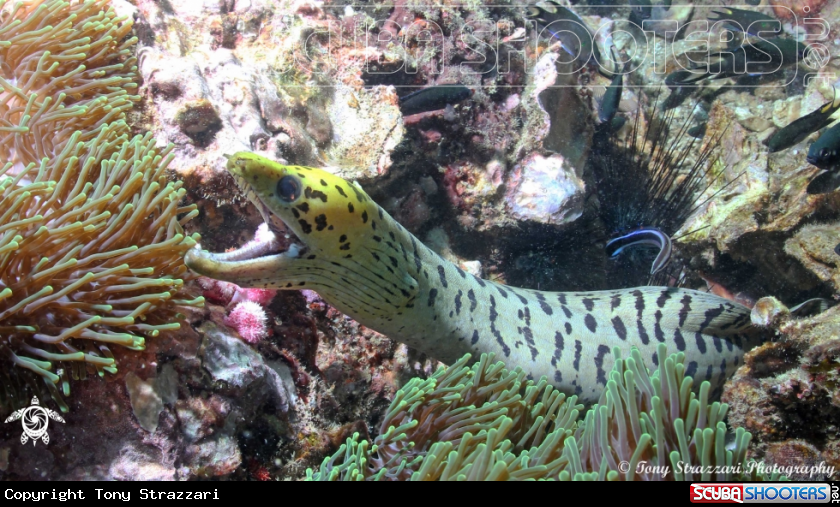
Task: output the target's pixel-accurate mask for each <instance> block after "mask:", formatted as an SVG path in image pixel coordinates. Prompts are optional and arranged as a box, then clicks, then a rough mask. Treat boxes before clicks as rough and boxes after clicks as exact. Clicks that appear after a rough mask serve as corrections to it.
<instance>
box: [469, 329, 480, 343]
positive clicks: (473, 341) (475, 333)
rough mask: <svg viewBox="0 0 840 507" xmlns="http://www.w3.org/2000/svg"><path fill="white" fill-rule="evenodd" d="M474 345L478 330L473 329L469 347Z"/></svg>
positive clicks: (476, 341) (476, 340)
mask: <svg viewBox="0 0 840 507" xmlns="http://www.w3.org/2000/svg"><path fill="white" fill-rule="evenodd" d="M476 343H478V330H477V329H474V330H473V334H472V339H471V340H470V345H475V344H476Z"/></svg>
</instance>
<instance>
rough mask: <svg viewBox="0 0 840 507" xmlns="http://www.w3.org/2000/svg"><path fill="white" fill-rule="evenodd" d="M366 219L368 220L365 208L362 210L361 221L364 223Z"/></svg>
mask: <svg viewBox="0 0 840 507" xmlns="http://www.w3.org/2000/svg"><path fill="white" fill-rule="evenodd" d="M367 221H368V214H367V210H365V211H362V223H363V224H366V223H367Z"/></svg>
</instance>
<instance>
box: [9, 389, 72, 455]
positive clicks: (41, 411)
mask: <svg viewBox="0 0 840 507" xmlns="http://www.w3.org/2000/svg"><path fill="white" fill-rule="evenodd" d="M18 419H20V420H21V424H22V425H23V435H21V436H20V443H22V444H25V443H26V442H28V441H29V439H30V438H31V439H32V445H35V443H36V442H37V441H38V439H39V438H40V439H41V440H43V441H44V444H48V443H50V436H49V435H47V426H48V425H49V422H50V419H52V420H54V421H58V422H60V423H63V422H64V419H62V418H61V416H60V415H58V412H56V411H55V410H50V409H48V408H44V407H42V406H40V405H39V404H38V397H37V396H33V397H32V405H31V406H29V407H26V408H22V409H20V410H15V411H14V412H12V415H10V416H9V417H7V418H6V422H7V423H10V422H15V421H17V420H18Z"/></svg>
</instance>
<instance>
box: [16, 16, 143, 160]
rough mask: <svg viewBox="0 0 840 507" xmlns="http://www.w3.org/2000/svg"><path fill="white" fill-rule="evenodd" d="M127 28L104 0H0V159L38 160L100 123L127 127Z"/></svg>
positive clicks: (120, 130) (130, 65)
mask: <svg viewBox="0 0 840 507" xmlns="http://www.w3.org/2000/svg"><path fill="white" fill-rule="evenodd" d="M131 26H132V25H131V22H126V21H125V18H119V17H117V15H116V14H115V13H114V10H113V9H112V8H110V6H109V5H108V0H88V1H84V2H82V1H73V2H63V1H60V0H51V1H45V2H40V1H31V0H30V1H25V2H14V3H12V2H6V1H5V0H4V1H0V62H2V64H0V88H1V89H0V160H4V161H7V162H22V163H23V164H24V165H25V164H27V163H29V162H37V161H39V160H40V159H41V158H43V157H51V156H53V155H55V154H57V153H59V152H61V150H62V149H63V148H64V146H65V145H67V144H68V142H71V141H72V143H76V142H79V141H82V142H85V141H90V140H92V139H93V138H95V137H96V136H97V135H99V131H100V128H101V127H102V126H103V125H105V124H111V129H113V130H115V133H116V134H124V133H128V126H127V125H126V124H125V123H120V122H119V121H118V120H121V119H124V118H125V112H126V111H127V110H128V109H130V108H131V106H132V103H133V102H135V101H137V100H139V97H138V96H135V95H130V94H129V92H130V91H131V90H134V89H135V88H137V84H136V83H135V82H134V80H135V78H136V71H137V67H136V59H135V58H134V56H133V46H134V44H135V43H136V42H137V38H136V37H129V34H130V33H131ZM75 132H80V133H81V134H80V135H78V136H76V137H73V135H74V133H75Z"/></svg>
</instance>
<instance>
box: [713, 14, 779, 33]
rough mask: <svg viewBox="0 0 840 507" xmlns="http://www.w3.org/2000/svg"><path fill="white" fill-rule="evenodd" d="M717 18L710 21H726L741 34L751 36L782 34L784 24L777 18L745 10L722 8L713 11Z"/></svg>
mask: <svg viewBox="0 0 840 507" xmlns="http://www.w3.org/2000/svg"><path fill="white" fill-rule="evenodd" d="M712 14H714V15H716V16H717V17H714V18H713V17H709V21H725V22H726V24H727V25H728V26H731V27H733V28H734V29H735V30H737V31H739V32H744V33H748V34H750V35H758V34H759V33H761V34H763V35H768V36H769V35H779V34H781V33H782V22H781V21H779V20H778V19H776V18H773V17H770V16H767V15H766V14H761V13H760V12H755V11H747V10H744V9H732V8H729V7H721V8H719V9H717V10H714V11H712Z"/></svg>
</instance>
